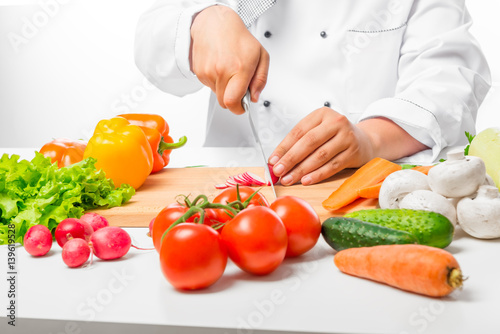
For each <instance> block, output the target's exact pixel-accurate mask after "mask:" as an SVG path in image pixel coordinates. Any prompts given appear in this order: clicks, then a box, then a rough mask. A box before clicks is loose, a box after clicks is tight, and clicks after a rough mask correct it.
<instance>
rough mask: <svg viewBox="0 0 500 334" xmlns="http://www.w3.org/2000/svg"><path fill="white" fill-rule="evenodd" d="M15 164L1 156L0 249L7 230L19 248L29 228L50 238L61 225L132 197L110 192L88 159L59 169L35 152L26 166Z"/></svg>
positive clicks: (15, 159)
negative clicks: (41, 227) (40, 230)
mask: <svg viewBox="0 0 500 334" xmlns="http://www.w3.org/2000/svg"><path fill="white" fill-rule="evenodd" d="M19 158H20V157H19V156H18V155H12V156H9V155H7V154H4V155H3V156H2V157H1V159H0V245H4V244H7V243H8V229H9V226H10V228H12V227H14V229H15V242H18V243H22V242H23V237H24V235H25V233H26V231H27V230H28V229H29V228H30V227H31V226H33V225H38V224H40V225H45V226H47V227H48V228H49V230H51V231H52V232H53V231H54V229H55V228H56V227H57V225H58V224H59V223H60V222H61V221H62V220H63V219H66V218H79V217H80V216H81V215H82V214H83V213H84V211H86V210H89V209H95V208H111V207H116V206H121V205H122V204H124V203H126V202H127V201H129V200H130V199H131V198H132V196H133V195H134V194H135V190H134V188H132V187H131V186H130V185H126V184H125V185H122V186H120V187H119V188H115V186H114V184H113V181H112V180H111V179H107V178H106V175H105V174H104V172H103V171H101V170H97V169H96V167H95V162H96V160H95V159H93V158H87V159H85V160H83V161H81V162H79V163H76V164H73V165H71V166H68V167H63V168H58V167H57V164H55V163H54V164H52V163H51V162H50V159H49V158H46V157H44V156H43V155H42V154H40V153H38V152H36V153H35V157H34V158H33V159H32V160H31V161H27V160H20V161H19Z"/></svg>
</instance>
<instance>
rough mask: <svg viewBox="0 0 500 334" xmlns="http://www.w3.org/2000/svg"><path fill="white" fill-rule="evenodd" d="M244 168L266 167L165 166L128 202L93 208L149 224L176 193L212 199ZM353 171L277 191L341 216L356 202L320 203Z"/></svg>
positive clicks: (362, 204) (127, 222) (361, 205)
mask: <svg viewBox="0 0 500 334" xmlns="http://www.w3.org/2000/svg"><path fill="white" fill-rule="evenodd" d="M243 172H252V173H255V174H257V175H259V176H261V177H264V168H263V167H234V168H233V167H227V168H225V167H221V168H205V167H197V168H165V169H163V170H162V171H160V172H158V173H155V174H152V175H150V176H149V177H148V178H147V179H146V182H145V183H144V184H143V185H142V186H141V187H140V188H139V189H138V190H137V192H136V194H135V195H134V196H133V197H132V199H131V200H130V201H129V202H128V203H127V204H125V205H123V206H121V207H115V208H111V209H105V210H94V212H97V213H99V214H100V215H103V216H104V217H106V218H107V219H108V221H109V223H110V224H111V225H115V226H122V227H146V226H148V225H149V222H150V221H151V220H152V219H153V218H154V217H156V215H157V214H158V212H160V211H161V210H162V209H163V208H164V207H165V206H167V205H168V204H170V203H172V202H175V201H176V196H178V195H188V196H189V197H190V198H191V199H194V198H195V197H196V196H197V195H199V194H205V195H207V196H208V199H209V200H212V199H213V198H214V197H215V196H216V195H217V194H218V193H219V192H220V191H221V190H218V189H215V185H216V184H221V183H224V182H225V180H226V179H227V178H228V177H229V176H233V175H236V174H239V173H243ZM352 173H354V170H353V169H347V170H344V171H342V172H340V173H338V174H337V175H335V176H333V177H331V178H330V179H328V180H326V181H323V182H321V183H319V184H315V185H312V186H303V185H301V184H296V185H293V186H289V187H284V186H281V185H277V186H276V187H275V188H276V193H277V196H278V197H279V196H285V195H292V196H297V197H300V198H302V199H304V200H306V201H307V202H308V203H309V204H311V205H312V206H313V208H314V209H315V210H316V212H317V213H318V215H319V216H320V219H321V221H322V222H323V221H324V220H325V219H326V218H328V217H331V216H339V215H342V214H344V213H346V212H349V211H352V210H353V206H350V207H347V208H346V209H345V210H343V211H342V212H335V213H332V212H329V211H327V210H325V209H324V208H323V207H322V206H321V203H322V202H323V201H324V200H325V199H326V198H327V197H328V196H329V195H330V194H331V193H332V192H333V191H334V190H335V189H337V188H338V187H339V186H340V184H342V182H344V180H345V179H346V178H347V177H348V176H350V175H352ZM255 189H257V188H255ZM260 191H261V192H262V194H263V195H265V196H266V198H267V199H268V200H269V202H272V201H273V200H274V195H273V194H272V190H271V187H262V188H261V190H260ZM377 203H378V202H377V200H358V201H357V202H355V204H356V206H355V208H354V209H355V210H359V209H365V208H366V209H368V208H375V207H376V206H377Z"/></svg>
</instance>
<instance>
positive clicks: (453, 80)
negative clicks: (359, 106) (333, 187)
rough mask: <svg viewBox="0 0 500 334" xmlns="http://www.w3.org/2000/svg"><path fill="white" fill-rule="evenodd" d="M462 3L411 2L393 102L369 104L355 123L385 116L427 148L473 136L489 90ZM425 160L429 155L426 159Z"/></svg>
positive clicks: (483, 63)
mask: <svg viewBox="0 0 500 334" xmlns="http://www.w3.org/2000/svg"><path fill="white" fill-rule="evenodd" d="M471 24H472V21H471V18H470V16H469V14H468V11H467V9H466V7H465V3H464V0H446V1H428V0H416V1H415V2H414V5H413V8H412V10H411V13H410V15H409V19H408V22H407V29H406V32H405V35H404V37H403V43H402V45H401V49H400V61H399V67H398V74H399V77H398V82H397V87H396V91H395V95H394V97H390V98H385V99H381V100H377V101H375V102H373V103H372V104H370V105H369V106H368V108H367V109H366V110H365V111H364V113H363V114H362V116H361V118H360V121H361V120H363V119H368V118H372V117H386V118H388V119H390V120H392V121H394V122H395V123H397V124H398V125H399V126H401V127H402V128H403V129H404V130H406V131H407V132H408V133H409V134H410V135H411V136H413V137H414V138H415V139H417V140H418V141H420V142H421V143H423V144H425V145H427V146H428V147H430V148H431V149H432V159H431V161H432V160H435V159H436V158H437V157H438V155H439V153H440V152H441V150H442V149H444V148H445V147H448V146H456V145H461V144H462V143H464V141H465V140H466V137H465V134H464V133H465V131H468V132H470V133H475V120H476V116H477V111H478V108H479V106H480V104H481V103H482V101H483V99H484V98H485V96H486V94H487V93H488V91H489V89H490V86H491V78H490V72H489V68H488V65H487V62H486V59H485V57H484V56H483V54H482V52H481V49H480V47H479V45H478V43H477V42H476V40H475V39H474V38H473V37H472V36H471V34H470V33H469V28H470V26H471ZM429 156H430V155H429Z"/></svg>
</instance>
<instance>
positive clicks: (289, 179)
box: [281, 175, 292, 184]
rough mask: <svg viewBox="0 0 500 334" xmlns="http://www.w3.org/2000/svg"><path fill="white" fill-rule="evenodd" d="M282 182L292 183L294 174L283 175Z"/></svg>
mask: <svg viewBox="0 0 500 334" xmlns="http://www.w3.org/2000/svg"><path fill="white" fill-rule="evenodd" d="M281 183H283V184H290V183H292V176H291V175H287V176H285V177H283V178H282V179H281Z"/></svg>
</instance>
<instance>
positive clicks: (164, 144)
mask: <svg viewBox="0 0 500 334" xmlns="http://www.w3.org/2000/svg"><path fill="white" fill-rule="evenodd" d="M186 142H187V137H186V136H182V137H181V138H179V141H178V142H177V143H167V142H165V141H164V140H163V137H162V138H161V141H160V144H159V145H158V153H159V154H160V155H163V152H164V151H165V150H173V149H176V148H179V147H182V146H184V144H186Z"/></svg>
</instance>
